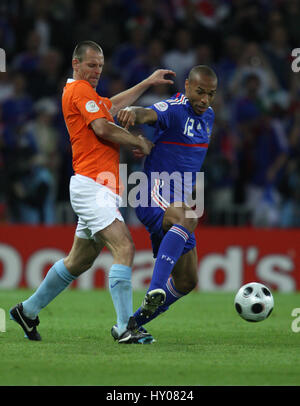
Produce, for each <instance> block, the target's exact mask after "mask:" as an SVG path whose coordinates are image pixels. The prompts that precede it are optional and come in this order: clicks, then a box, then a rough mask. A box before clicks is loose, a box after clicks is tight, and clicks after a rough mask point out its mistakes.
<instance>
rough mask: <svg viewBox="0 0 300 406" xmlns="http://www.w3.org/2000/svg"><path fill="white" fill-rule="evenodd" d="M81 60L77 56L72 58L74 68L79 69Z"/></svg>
mask: <svg viewBox="0 0 300 406" xmlns="http://www.w3.org/2000/svg"><path fill="white" fill-rule="evenodd" d="M79 63H80V62H79V60H78V59H77V58H74V59H72V68H73V69H74V70H77V69H78V66H79Z"/></svg>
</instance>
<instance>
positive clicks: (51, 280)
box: [22, 259, 77, 319]
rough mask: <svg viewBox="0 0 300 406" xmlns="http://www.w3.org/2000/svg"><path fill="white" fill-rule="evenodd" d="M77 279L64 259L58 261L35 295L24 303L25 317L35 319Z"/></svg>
mask: <svg viewBox="0 0 300 406" xmlns="http://www.w3.org/2000/svg"><path fill="white" fill-rule="evenodd" d="M76 278H77V277H76V276H73V275H71V274H70V272H69V271H68V270H67V268H66V267H65V264H64V260H63V259H61V260H59V261H57V262H56V263H55V264H54V265H53V266H52V267H51V268H50V269H49V271H48V273H47V275H46V277H45V279H44V280H43V282H42V283H41V284H40V286H39V287H38V289H37V290H36V291H35V292H34V294H33V295H32V296H30V297H29V298H28V299H27V300H25V301H24V302H23V303H22V304H23V311H24V314H25V316H27V317H29V318H30V319H35V318H36V316H37V315H38V314H39V312H40V311H41V309H43V308H44V307H45V306H47V304H48V303H50V302H51V301H52V300H53V299H54V298H55V297H56V296H57V295H58V294H59V293H60V292H62V291H63V290H64V289H65V288H66V287H67V286H69V285H70V283H71V282H73V280H75V279H76Z"/></svg>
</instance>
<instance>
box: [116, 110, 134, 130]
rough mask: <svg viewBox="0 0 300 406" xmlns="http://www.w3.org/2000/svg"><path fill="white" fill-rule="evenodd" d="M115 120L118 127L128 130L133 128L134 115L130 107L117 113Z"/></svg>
mask: <svg viewBox="0 0 300 406" xmlns="http://www.w3.org/2000/svg"><path fill="white" fill-rule="evenodd" d="M117 119H118V121H119V123H120V125H121V126H122V127H124V128H126V130H128V128H129V127H130V126H134V124H135V120H136V114H135V112H134V111H133V110H132V109H131V108H130V107H126V108H125V109H122V110H120V111H119V113H118V115H117Z"/></svg>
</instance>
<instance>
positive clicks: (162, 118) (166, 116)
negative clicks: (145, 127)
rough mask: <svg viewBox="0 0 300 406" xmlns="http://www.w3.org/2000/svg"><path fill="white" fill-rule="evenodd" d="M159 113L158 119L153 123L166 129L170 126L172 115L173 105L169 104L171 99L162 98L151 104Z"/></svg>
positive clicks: (151, 107) (159, 127)
mask: <svg viewBox="0 0 300 406" xmlns="http://www.w3.org/2000/svg"><path fill="white" fill-rule="evenodd" d="M149 108H150V109H153V110H154V111H155V112H156V114H157V121H156V123H154V124H153V126H154V127H156V128H158V129H161V130H164V129H166V128H168V127H170V123H171V117H172V111H173V109H172V106H170V104H169V100H162V101H159V102H157V103H154V104H152V106H149Z"/></svg>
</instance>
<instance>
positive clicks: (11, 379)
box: [0, 289, 300, 386]
mask: <svg viewBox="0 0 300 406" xmlns="http://www.w3.org/2000/svg"><path fill="white" fill-rule="evenodd" d="M30 293H31V291H29V290H22V289H20V290H1V291H0V308H3V309H4V310H5V312H6V318H7V320H6V330H7V331H6V332H5V333H0V358H1V360H0V385H5V386H10V385H14V386H15V385H21V386H23V385H24V386H28V385H30V386H31V385H38V386H39V385H55V386H65V385H76V386H80V385H97V386H111V385H113V386H117V385H119V386H122V385H124V386H125V385H130V386H133V385H134V386H146V385H147V386H152V385H153V386H156V385H174V386H177V385H180V386H186V385H188V386H195V385H197V386H198V385H203V386H211V385H214V386H217V385H218V386H219V385H221V386H227V385H230V386H232V385H233V386H240V385H242V386H244V385H247V386H248V385H251V386H253V385H255V386H256V385H259V386H272V385H276V386H290V385H291V386H298V385H299V383H300V351H299V343H300V332H299V333H296V332H293V331H292V322H293V320H295V317H292V315H291V313H292V310H293V309H294V308H300V294H299V293H293V294H283V293H275V294H274V300H275V308H274V311H273V313H272V314H271V316H270V318H269V319H267V320H265V321H263V322H259V323H248V322H246V321H244V320H242V319H241V318H240V317H239V316H238V314H237V313H236V311H235V309H234V305H233V300H234V293H223V292H222V293H221V292H220V293H218V292H214V293H208V292H206V293H204V292H192V293H191V294H189V295H188V296H186V297H184V298H183V299H181V300H180V301H179V302H177V303H176V304H175V305H173V306H172V307H171V308H170V309H169V310H168V311H167V312H166V313H165V314H163V315H161V316H160V317H158V318H157V319H156V320H154V321H152V322H151V323H149V324H148V325H147V328H148V330H149V331H150V332H151V333H152V334H153V336H154V337H155V338H156V340H157V342H155V343H154V344H151V345H119V344H118V343H116V342H114V341H113V339H112V337H111V335H110V328H111V326H112V324H113V323H114V322H115V312H114V309H113V305H112V302H111V298H110V295H109V292H108V291H105V290H93V291H78V290H75V289H68V290H67V291H65V292H64V293H62V294H61V295H59V296H58V297H57V298H56V299H55V300H54V301H53V302H52V303H50V304H49V305H48V307H46V308H45V309H43V310H42V311H41V313H40V320H41V324H40V326H39V331H40V333H41V335H42V338H43V341H41V342H32V341H28V340H27V339H25V338H24V335H23V330H21V328H20V327H19V326H18V325H17V324H16V323H15V322H13V321H11V320H9V318H8V310H9V309H10V307H11V306H13V305H15V304H16V303H17V302H20V301H22V300H25V299H26V298H27V297H28V296H29V294H30ZM143 296H144V292H134V306H135V307H137V306H138V305H139V304H140V303H141V301H142V299H143ZM298 325H300V322H299V323H298Z"/></svg>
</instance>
